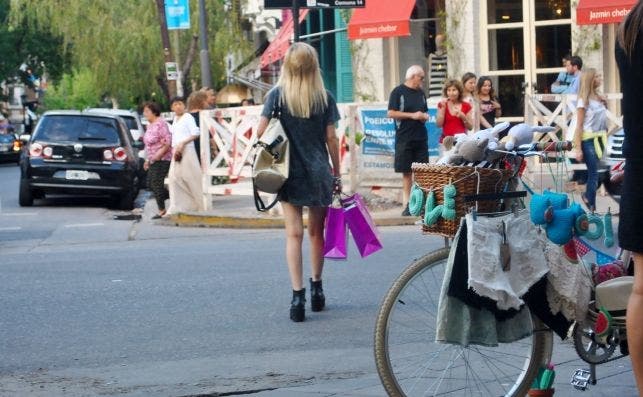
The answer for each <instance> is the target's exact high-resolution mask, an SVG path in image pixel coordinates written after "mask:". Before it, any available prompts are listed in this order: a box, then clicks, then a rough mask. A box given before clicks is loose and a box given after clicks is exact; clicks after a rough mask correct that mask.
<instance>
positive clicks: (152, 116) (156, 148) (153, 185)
mask: <svg viewBox="0 0 643 397" xmlns="http://www.w3.org/2000/svg"><path fill="white" fill-rule="evenodd" d="M143 115H144V116H145V118H146V119H147V121H148V122H149V124H148V126H147V131H146V132H145V135H144V136H143V142H145V152H146V153H147V160H145V164H144V165H143V168H144V169H145V170H146V171H148V175H147V181H148V184H149V187H150V190H151V191H152V192H153V193H154V198H155V199H156V204H157V205H158V208H159V212H158V214H157V215H154V216H153V217H152V219H159V218H161V217H162V216H163V215H165V212H166V211H165V200H167V199H168V198H170V195H169V193H168V191H167V189H166V188H165V178H166V177H167V173H168V171H169V169H170V160H172V150H171V145H172V135H171V134H170V128H169V127H168V125H167V123H166V122H165V120H164V119H163V118H162V117H161V108H160V107H159V105H158V104H157V103H155V102H147V103H145V105H143Z"/></svg>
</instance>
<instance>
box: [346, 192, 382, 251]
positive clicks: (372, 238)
mask: <svg viewBox="0 0 643 397" xmlns="http://www.w3.org/2000/svg"><path fill="white" fill-rule="evenodd" d="M342 205H343V206H344V217H345V219H346V224H347V225H348V229H349V230H350V231H351V235H352V236H353V240H354V241H355V245H356V246H357V249H358V251H359V253H360V255H361V256H362V258H366V257H367V256H369V255H371V254H373V253H375V252H377V251H379V250H381V249H382V242H381V240H380V237H379V233H378V232H377V227H376V226H375V222H373V218H371V215H370V214H369V213H368V209H367V208H366V204H365V203H364V200H363V199H362V196H360V195H359V194H357V193H355V194H354V195H352V196H350V197H348V198H346V199H343V200H342Z"/></svg>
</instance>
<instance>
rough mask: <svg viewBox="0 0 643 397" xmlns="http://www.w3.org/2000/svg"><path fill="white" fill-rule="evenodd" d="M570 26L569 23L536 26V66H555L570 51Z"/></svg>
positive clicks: (558, 64)
mask: <svg viewBox="0 0 643 397" xmlns="http://www.w3.org/2000/svg"><path fill="white" fill-rule="evenodd" d="M571 43H572V28H571V26H570V25H558V26H539V27H536V66H537V67H539V68H555V67H558V66H560V65H561V59H563V57H564V56H565V55H567V54H570V53H571Z"/></svg>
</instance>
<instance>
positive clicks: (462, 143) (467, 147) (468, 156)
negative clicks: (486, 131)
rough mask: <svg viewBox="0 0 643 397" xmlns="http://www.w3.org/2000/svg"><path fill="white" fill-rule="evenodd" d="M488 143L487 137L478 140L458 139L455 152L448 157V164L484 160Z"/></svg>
mask: <svg viewBox="0 0 643 397" xmlns="http://www.w3.org/2000/svg"><path fill="white" fill-rule="evenodd" d="M488 144H489V140H488V139H487V138H485V139H482V140H480V141H478V140H475V139H466V140H459V141H458V143H457V144H456V145H455V152H454V153H453V154H452V155H451V158H450V159H449V164H452V165H459V164H462V163H463V162H470V163H475V162H478V161H482V160H484V159H485V157H486V152H487V145H488Z"/></svg>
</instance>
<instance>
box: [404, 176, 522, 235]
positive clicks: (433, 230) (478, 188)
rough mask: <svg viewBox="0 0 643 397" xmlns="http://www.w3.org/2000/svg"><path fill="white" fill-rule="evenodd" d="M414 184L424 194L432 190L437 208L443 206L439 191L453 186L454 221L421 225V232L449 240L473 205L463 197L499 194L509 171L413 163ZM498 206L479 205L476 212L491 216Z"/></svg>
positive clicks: (441, 219) (488, 202) (490, 202)
mask: <svg viewBox="0 0 643 397" xmlns="http://www.w3.org/2000/svg"><path fill="white" fill-rule="evenodd" d="M411 169H412V170H413V174H414V179H415V182H416V183H417V184H418V185H419V186H420V187H421V188H423V189H425V190H431V189H432V190H433V192H434V193H435V198H436V200H437V202H438V204H441V203H443V202H444V194H443V192H442V188H443V187H444V185H446V184H449V183H453V184H454V185H455V188H456V190H457V192H458V193H457V195H456V197H455V210H456V219H455V220H452V221H450V220H446V219H443V218H440V219H439V220H438V222H437V223H435V224H434V225H432V226H427V225H423V226H422V230H423V232H424V233H427V234H437V235H441V236H445V237H453V236H455V233H456V232H457V231H458V227H459V226H460V218H462V217H463V216H464V215H465V214H466V213H467V210H468V209H469V208H470V207H471V206H472V205H473V203H465V202H464V197H465V196H468V195H473V194H483V193H498V192H501V191H502V190H503V189H504V187H505V183H506V182H507V181H508V180H509V178H511V175H512V172H511V171H510V170H501V169H495V168H476V167H466V166H451V165H435V164H426V163H413V165H412V167H411ZM498 204H499V203H498V202H494V201H480V202H479V203H478V211H480V212H493V211H496V210H497V208H498Z"/></svg>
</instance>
